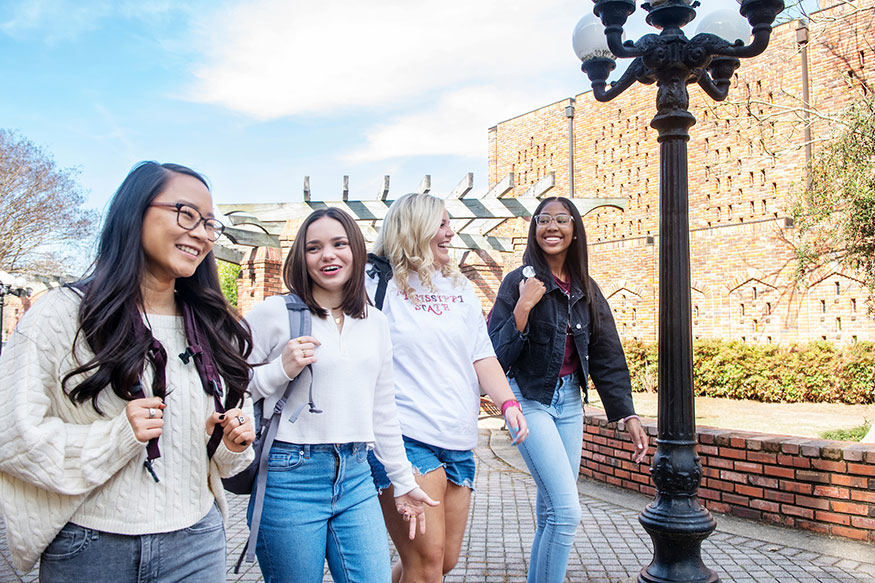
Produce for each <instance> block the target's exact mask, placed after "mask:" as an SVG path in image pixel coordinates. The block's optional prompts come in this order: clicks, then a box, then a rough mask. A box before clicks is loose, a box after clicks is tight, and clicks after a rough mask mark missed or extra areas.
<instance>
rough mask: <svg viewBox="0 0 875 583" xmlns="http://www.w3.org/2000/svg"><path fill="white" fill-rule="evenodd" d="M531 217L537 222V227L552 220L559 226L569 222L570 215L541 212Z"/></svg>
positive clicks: (544, 225)
mask: <svg viewBox="0 0 875 583" xmlns="http://www.w3.org/2000/svg"><path fill="white" fill-rule="evenodd" d="M532 219H534V220H535V222H536V223H538V226H539V227H546V226H547V225H549V224H550V223H551V222H553V221H556V224H557V225H559V226H560V227H564V226H565V225H570V224H571V215H565V214H559V215H548V214H547V213H541V214H539V215H535V216H533V217H532Z"/></svg>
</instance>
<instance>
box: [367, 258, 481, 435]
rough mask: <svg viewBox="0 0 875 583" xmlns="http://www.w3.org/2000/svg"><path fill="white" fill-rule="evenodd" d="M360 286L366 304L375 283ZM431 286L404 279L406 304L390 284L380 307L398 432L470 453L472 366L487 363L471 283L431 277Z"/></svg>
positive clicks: (476, 405)
mask: <svg viewBox="0 0 875 583" xmlns="http://www.w3.org/2000/svg"><path fill="white" fill-rule="evenodd" d="M365 280H366V287H367V291H368V294H369V295H370V297H371V298H373V297H374V295H375V292H376V289H377V279H376V278H373V279H372V278H370V277H366V278H365ZM432 283H433V284H434V287H435V290H434V291H432V290H429V289H426V288H423V286H422V283H421V282H420V280H419V277H418V276H417V275H416V274H411V275H410V278H409V284H410V286H411V287H412V288H413V290H414V292H413V296H414V297H412V298H408V297H407V296H406V295H405V294H403V293H402V292H401V291H400V290H399V289H398V286H396V285H395V279H394V278H393V279H391V280H389V283H388V286H387V288H386V296H385V299H384V302H383V313H384V314H386V316H387V317H388V318H389V328H390V333H391V336H392V358H393V363H394V366H395V402H396V404H397V406H398V419H399V421H400V422H401V432H402V433H403V434H404V435H406V436H408V437H412V438H413V439H416V440H418V441H421V442H423V443H427V444H429V445H434V446H437V447H442V448H445V449H456V450H466V449H473V448H474V447H475V446H476V445H477V416H478V414H479V411H480V384H479V382H478V380H477V375H476V373H475V371H474V362H476V361H478V360H481V359H483V358H488V357H491V356H495V351H494V350H493V349H492V342H491V341H490V340H489V334H488V332H487V330H486V321H485V319H484V317H483V308H482V306H481V304H480V299H479V298H478V297H477V295H476V294H475V293H474V288H473V287H472V286H471V283H470V282H469V281H468V280H467V279H462V281H460V282H459V283H458V284H454V282H453V280H452V279H449V278H446V277H444V276H443V275H441V274H439V273H436V274H435V275H434V277H433V278H432ZM414 299H415V300H416V301H415V302H414V301H412V300H414Z"/></svg>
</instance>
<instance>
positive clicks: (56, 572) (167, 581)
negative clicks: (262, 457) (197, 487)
mask: <svg viewBox="0 0 875 583" xmlns="http://www.w3.org/2000/svg"><path fill="white" fill-rule="evenodd" d="M39 580H40V583H69V582H71V581H87V582H88V583H177V582H183V581H184V582H185V583H216V582H221V581H224V580H225V526H224V524H223V523H222V515H221V514H220V513H219V509H218V508H217V507H216V505H215V504H214V505H213V507H212V508H211V509H210V511H209V512H208V513H207V515H206V516H205V517H203V518H202V519H200V520H199V521H198V522H196V523H195V524H193V525H192V526H189V527H188V528H183V529H180V530H175V531H173V532H164V533H159V534H143V535H122V534H112V533H108V532H101V531H98V530H93V529H90V528H84V527H82V526H79V525H78V524H73V523H72V522H68V523H67V525H66V526H64V528H63V529H61V532H59V533H58V536H56V537H55V539H54V540H53V541H52V542H51V543H50V544H49V546H48V547H46V550H45V551H43V554H42V557H40V570H39Z"/></svg>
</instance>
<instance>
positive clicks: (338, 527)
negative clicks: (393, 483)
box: [247, 441, 392, 583]
mask: <svg viewBox="0 0 875 583" xmlns="http://www.w3.org/2000/svg"><path fill="white" fill-rule="evenodd" d="M253 500H255V497H254V496H253V497H251V498H250V506H249V512H248V514H247V519H250V520H251V518H252V501H253ZM255 553H256V555H257V556H258V564H259V566H260V567H261V573H262V574H263V575H264V580H265V582H266V583H278V582H282V583H321V581H322V573H323V570H324V566H325V559H326V558H327V559H328V568H329V569H330V571H331V576H332V577H333V579H334V581H335V583H351V582H357V583H371V582H373V583H387V582H389V581H391V579H392V572H391V563H390V559H389V539H388V535H387V533H386V526H385V524H384V522H383V513H382V511H381V510H380V502H379V500H378V499H377V490H376V488H374V482H373V481H372V480H371V468H370V466H369V465H368V458H367V446H366V445H365V444H364V443H342V444H318V445H298V444H293V443H286V442H282V441H277V442H274V444H273V446H272V447H271V448H270V455H269V457H268V466H267V486H266V488H265V490H264V509H263V511H262V515H261V528H260V529H259V532H258V542H257V544H256V547H255Z"/></svg>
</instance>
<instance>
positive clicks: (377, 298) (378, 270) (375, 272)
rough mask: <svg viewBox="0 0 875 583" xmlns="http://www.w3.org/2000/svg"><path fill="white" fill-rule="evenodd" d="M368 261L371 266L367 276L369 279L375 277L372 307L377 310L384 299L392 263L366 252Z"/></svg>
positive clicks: (390, 277) (380, 308)
mask: <svg viewBox="0 0 875 583" xmlns="http://www.w3.org/2000/svg"><path fill="white" fill-rule="evenodd" d="M368 263H370V264H371V268H370V269H368V272H367V273H368V277H370V278H371V279H373V278H375V277H376V278H377V292H376V293H375V294H374V307H376V308H377V309H378V310H382V309H383V301H385V299H386V286H388V285H389V280H390V279H392V264H391V263H389V260H388V259H386V258H385V257H383V256H381V255H374V254H373V253H368Z"/></svg>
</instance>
